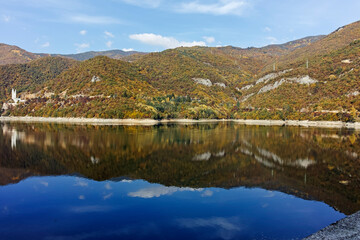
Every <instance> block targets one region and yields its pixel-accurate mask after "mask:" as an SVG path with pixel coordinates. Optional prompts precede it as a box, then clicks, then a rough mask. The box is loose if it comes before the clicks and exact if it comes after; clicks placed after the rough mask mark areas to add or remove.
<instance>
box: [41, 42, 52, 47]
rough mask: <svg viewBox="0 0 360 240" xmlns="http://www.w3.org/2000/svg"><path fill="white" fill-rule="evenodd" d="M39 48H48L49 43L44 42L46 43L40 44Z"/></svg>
mask: <svg viewBox="0 0 360 240" xmlns="http://www.w3.org/2000/svg"><path fill="white" fill-rule="evenodd" d="M41 47H43V48H47V47H50V43H49V42H46V43H44V44H42V45H41Z"/></svg>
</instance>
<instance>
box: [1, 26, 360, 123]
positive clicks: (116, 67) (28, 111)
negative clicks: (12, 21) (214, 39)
mask: <svg viewBox="0 0 360 240" xmlns="http://www.w3.org/2000/svg"><path fill="white" fill-rule="evenodd" d="M0 64H2V65H1V66H0V86H1V90H0V103H4V105H3V110H2V114H3V115H32V116H54V117H75V116H76V117H101V118H155V119H161V118H193V119H199V118H243V119H244V118H245V119H296V120H341V121H357V120H358V114H359V112H358V111H359V110H360V97H359V96H360V85H359V83H358V80H359V75H360V73H359V70H360V22H355V23H352V24H349V25H346V26H344V27H341V28H339V29H337V30H335V31H334V32H332V33H330V34H329V35H326V36H324V35H319V36H314V37H307V38H303V39H299V40H296V41H292V42H289V43H285V44H280V45H269V46H266V47H262V48H246V49H244V48H237V47H232V46H227V47H216V48H214V47H180V48H176V49H169V50H165V51H163V52H155V53H141V52H123V51H121V50H113V51H106V52H87V53H82V54H73V55H60V54H55V55H49V54H35V53H29V52H27V51H25V50H22V49H20V48H18V47H16V46H9V45H5V44H1V45H0ZM12 88H14V89H16V90H17V91H18V93H19V94H20V97H21V98H22V99H23V100H26V101H25V103H22V104H17V105H16V106H15V105H14V104H9V103H12V100H11V89H12Z"/></svg>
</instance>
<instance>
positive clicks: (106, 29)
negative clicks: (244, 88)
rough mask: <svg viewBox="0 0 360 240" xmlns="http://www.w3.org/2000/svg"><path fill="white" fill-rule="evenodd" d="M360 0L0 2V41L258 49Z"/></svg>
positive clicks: (328, 26)
mask: <svg viewBox="0 0 360 240" xmlns="http://www.w3.org/2000/svg"><path fill="white" fill-rule="evenodd" d="M359 10H360V1H359V0H316V1H314V0H296V1H295V0H286V1H285V0H0V33H1V34H0V42H2V43H6V44H12V45H17V46H19V47H21V48H24V49H25V50H28V51H31V52H46V53H76V52H84V51H99V50H110V49H124V50H130V49H134V50H136V51H147V52H149V51H162V50H164V49H167V48H174V47H178V46H193V45H200V46H214V47H215V46H225V45H233V46H237V47H251V46H255V47H260V46H265V45H268V44H273V43H284V42H287V41H291V40H295V39H299V38H302V37H306V36H311V35H319V34H328V33H330V32H332V31H334V30H335V29H336V28H338V27H340V26H343V25H345V24H349V23H351V22H354V21H357V20H360V15H359Z"/></svg>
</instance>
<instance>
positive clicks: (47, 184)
mask: <svg viewBox="0 0 360 240" xmlns="http://www.w3.org/2000/svg"><path fill="white" fill-rule="evenodd" d="M40 184H41V185H44V186H45V187H48V186H49V183H48V182H45V181H41V182H40Z"/></svg>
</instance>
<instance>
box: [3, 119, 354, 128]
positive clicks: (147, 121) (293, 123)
mask: <svg viewBox="0 0 360 240" xmlns="http://www.w3.org/2000/svg"><path fill="white" fill-rule="evenodd" d="M0 122H24V123H60V124H91V125H156V124H162V123H179V124H193V123H218V122H233V123H237V124H244V125H259V126H300V127H321V128H351V129H360V122H355V123H346V122H340V121H297V120H250V119H246V120H244V119H200V120H195V119H162V120H154V119H103V118H56V117H28V116H26V117H0Z"/></svg>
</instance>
